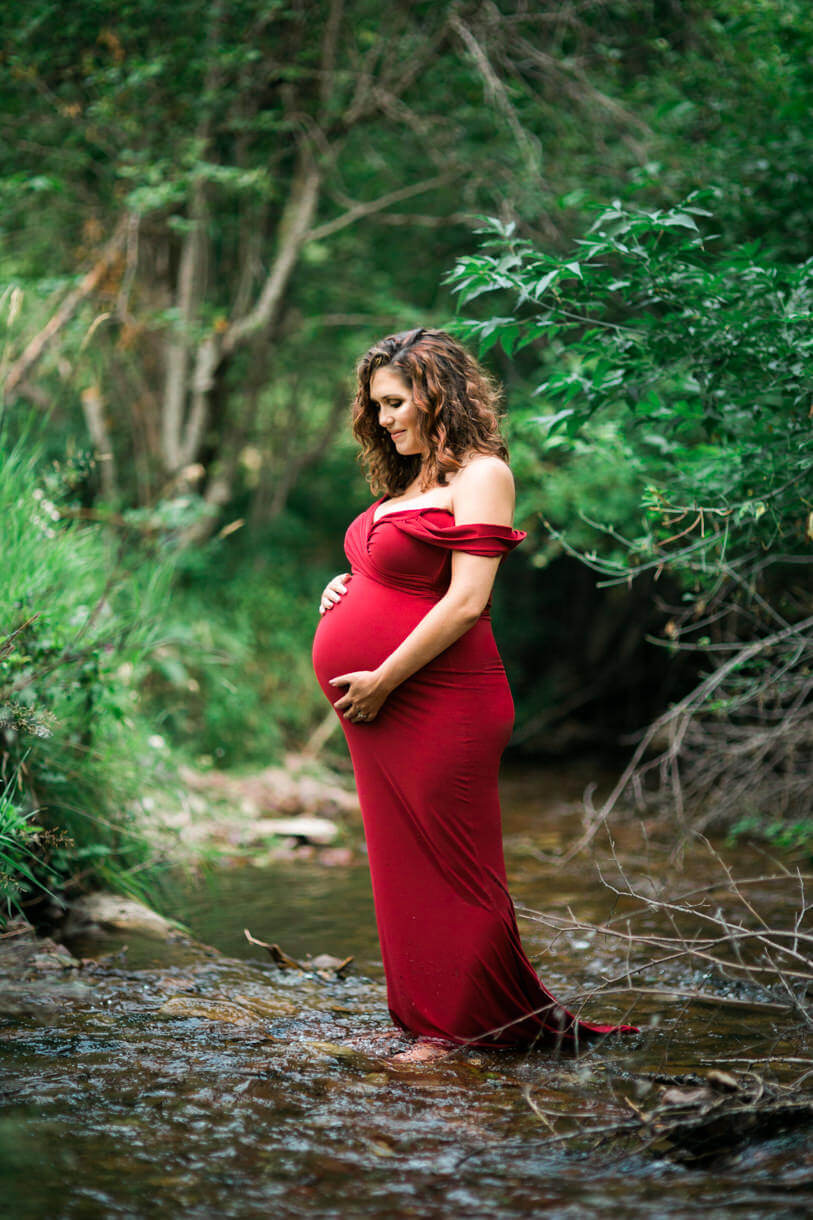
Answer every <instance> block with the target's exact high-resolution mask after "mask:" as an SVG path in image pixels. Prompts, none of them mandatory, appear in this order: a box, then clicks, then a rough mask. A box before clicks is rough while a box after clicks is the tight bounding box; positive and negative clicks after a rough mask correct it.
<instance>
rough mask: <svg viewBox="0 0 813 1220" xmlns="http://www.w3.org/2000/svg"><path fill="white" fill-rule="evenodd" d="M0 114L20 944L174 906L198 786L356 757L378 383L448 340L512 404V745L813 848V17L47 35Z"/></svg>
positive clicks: (790, 5)
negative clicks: (104, 898) (402, 354)
mask: <svg viewBox="0 0 813 1220" xmlns="http://www.w3.org/2000/svg"><path fill="white" fill-rule="evenodd" d="M0 89H2V95H3V104H2V110H1V111H0V125H1V126H2V140H0V197H1V198H2V209H0V276H1V277H2V284H0V325H1V326H2V337H0V383H2V395H3V397H2V407H1V408H0V409H2V423H0V460H1V461H2V471H0V531H2V558H3V570H4V577H5V578H4V580H3V582H2V586H0V760H1V761H2V770H1V771H0V785H2V786H0V896H2V899H3V904H4V913H7V910H5V908H7V909H8V910H10V909H11V907H12V906H13V904H14V903H16V902H19V901H20V900H30V898H31V895H32V893H36V891H38V890H41V889H43V888H44V889H46V890H50V891H51V892H57V891H59V890H62V891H64V892H70V891H71V890H72V889H75V888H77V887H82V886H84V885H88V884H94V883H95V882H97V881H98V880H100V879H102V880H105V881H106V882H107V883H109V884H112V885H114V886H116V887H118V888H122V889H128V890H131V891H134V892H148V891H149V885H150V867H149V861H150V851H149V848H148V846H147V844H146V842H145V841H144V838H143V836H142V832H141V829H140V821H141V819H142V818H143V812H144V805H143V802H144V799H145V795H146V794H148V793H149V792H151V791H153V790H155V789H160V788H164V789H166V788H168V787H171V785H172V784H173V783H174V782H176V781H175V779H174V776H175V774H176V768H177V764H178V762H179V760H185V761H186V762H187V763H189V764H191V765H194V766H195V767H198V768H202V769H205V768H209V767H218V768H257V767H261V766H265V765H267V764H268V763H269V762H271V761H273V760H278V759H280V758H281V757H282V756H283V755H284V753H285V752H286V751H288V750H294V751H301V750H302V749H303V748H305V747H306V746H307V744H308V743H309V742H311V743H312V742H313V741H314V735H316V739H317V740H319V741H320V742H321V741H323V740H324V738H325V736H326V734H325V733H324V732H320V730H321V729H323V727H324V723H325V706H324V701H323V699H322V696H321V693H320V692H319V691H318V688H317V686H316V684H315V682H314V680H313V677H312V673H311V666H310V641H311V637H312V634H313V630H314V628H315V625H316V622H317V621H318V614H317V606H318V598H319V593H320V591H321V589H322V588H323V586H324V584H325V583H326V581H327V580H328V579H329V578H330V577H331V576H332V575H334V574H335V573H336V572H337V571H341V570H342V569H343V567H344V566H345V561H344V556H343V553H342V537H343V533H344V529H345V526H346V524H347V523H348V522H349V520H350V519H351V518H352V517H353V516H354V515H355V514H356V513H357V512H358V511H360V510H361V509H362V508H364V507H365V506H366V504H367V503H369V500H370V498H371V492H370V489H369V488H368V487H367V486H366V484H365V481H364V478H363V473H362V471H361V470H360V468H359V466H358V464H357V462H356V454H355V447H354V444H353V442H352V439H351V437H350V433H349V426H348V421H349V402H350V400H351V398H352V394H353V368H354V363H355V361H356V359H357V358H358V357H359V356H360V355H361V353H362V352H363V351H364V350H365V349H366V348H367V347H368V346H369V345H370V344H371V343H372V342H373V341H375V340H376V339H377V338H378V337H380V336H381V335H383V334H386V333H390V332H392V331H397V330H401V329H405V328H407V327H410V326H414V325H431V326H442V327H445V328H448V329H451V330H453V331H455V333H457V334H458V335H459V336H460V337H462V338H464V339H465V340H466V341H467V342H469V344H470V346H471V347H472V349H473V350H475V351H477V352H479V353H481V354H482V358H483V360H484V361H485V363H486V364H487V365H488V366H489V368H490V369H491V370H492V371H493V372H494V373H495V374H496V376H497V377H498V378H499V379H500V381H501V382H502V384H503V385H504V387H505V400H504V409H505V433H506V436H507V439H508V444H509V448H510V451H511V457H512V464H513V466H514V470H515V473H516V477H517V485H518V506H517V517H516V524H517V525H518V526H519V527H521V528H522V529H525V530H527V531H528V533H529V538H528V541H527V543H526V544H525V545H524V546H523V547H522V548H520V549H519V550H518V551H517V552H516V553H515V554H514V555H512V556H511V558H510V560H509V561H508V562H507V563H506V564H505V565H504V569H503V574H502V577H501V581H500V582H498V587H497V589H496V592H495V611H494V618H495V629H496V632H497V635H498V638H499V642H500V647H501V651H502V653H503V657H504V659H505V662H506V667H507V669H508V671H509V676H510V679H511V684H512V688H513V691H514V695H515V701H516V706H517V725H516V734H515V739H514V744H513V746H512V750H513V751H514V752H516V753H517V754H521V755H523V756H524V757H525V758H527V759H539V758H549V757H551V756H552V755H554V756H565V757H569V756H572V755H573V753H579V754H584V753H585V752H587V753H590V754H592V755H599V754H600V755H601V756H602V757H603V758H605V759H611V760H612V761H613V763H614V764H617V766H618V768H619V770H622V769H623V767H624V766H625V765H626V763H627V761H628V759H629V756H630V755H633V752H634V755H633V757H632V761H631V765H630V766H627V769H626V771H624V774H623V775H622V781H623V782H622V783H621V784H620V785H619V788H618V792H617V795H618V796H630V795H634V796H635V797H636V799H637V802H638V805H639V807H640V806H642V805H644V806H645V805H648V804H654V805H655V806H656V807H657V808H658V809H659V810H660V811H661V812H662V813H663V814H664V816H665V817H668V818H671V819H673V820H674V822H675V825H676V826H679V827H681V828H683V829H685V827H686V826H692V827H695V828H697V827H700V828H703V829H705V828H707V827H714V828H720V827H725V828H727V829H728V830H729V831H733V832H735V833H744V832H746V831H747V832H748V833H758V834H760V835H762V836H764V837H768V838H772V839H773V840H774V841H776V842H777V843H778V844H779V845H781V844H783V843H789V842H798V841H800V840H801V841H807V842H809V841H810V839H811V820H810V807H809V797H808V795H807V792H808V783H809V779H808V777H809V765H810V756H811V738H812V737H813V733H812V732H811V719H810V690H811V681H812V680H813V679H811V585H810V566H809V561H810V543H811V540H812V539H813V503H812V502H811V499H812V498H813V493H812V491H811V479H810V471H811V442H810V417H811V399H810V385H811V372H812V371H813V370H811V363H813V361H812V359H811V328H810V316H811V294H812V289H811V267H812V266H813V262H812V261H811V256H813V250H811V235H810V217H811V214H813V174H811V169H812V168H813V149H812V146H811V139H810V114H811V106H812V105H813V13H811V9H810V6H809V4H807V3H805V2H804V0H775V2H774V3H772V4H765V3H763V2H762V0H716V2H714V3H700V2H698V0H692V2H689V3H683V2H681V3H677V2H672V0H663V2H661V3H646V2H644V0H616V2H611V0H610V2H603V0H571V2H567V0H563V2H561V3H539V4H527V3H523V2H520V0H513V2H512V0H505V2H503V0H499V2H492V0H488V2H485V3H483V2H480V0H474V2H472V3H466V2H463V0H461V2H453V3H445V2H441V3H432V4H429V3H426V4H424V3H417V4H411V5H408V6H381V5H375V4H368V3H365V2H364V0H352V2H351V3H341V2H340V0H330V2H325V3H320V2H307V3H306V2H301V3H289V2H286V0H242V2H238V0H234V2H227V0H220V2H218V0H214V2H211V3H208V4H202V3H200V2H199V0H181V2H180V3H177V4H175V5H170V6H168V5H166V4H158V3H154V2H151V0H133V2H132V3H126V4H122V3H118V4H111V3H99V2H97V0H94V3H92V4H91V3H89V2H87V0H84V2H83V0H80V2H78V3H73V4H70V5H55V4H53V3H51V2H46V0H27V2H26V3H25V4H22V3H14V2H12V3H9V4H7V5H5V6H4V9H3V12H2V15H0ZM331 715H332V713H331ZM322 757H324V758H326V759H327V760H328V761H329V762H330V761H332V763H333V764H334V765H335V766H338V767H341V766H342V765H345V766H346V759H345V758H344V756H343V746H342V743H341V741H340V735H338V734H333V736H332V737H328V738H327V740H324V744H323V745H322Z"/></svg>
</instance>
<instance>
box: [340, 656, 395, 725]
mask: <svg viewBox="0 0 813 1220" xmlns="http://www.w3.org/2000/svg"><path fill="white" fill-rule="evenodd" d="M330 685H331V686H346V687H347V690H346V691H345V692H344V694H343V695H342V697H341V698H340V699H337V700H336V702H335V703H334V704H333V706H334V707H335V708H336V711H337V712H341V713H342V714H343V716H344V717H345V719H346V720H352V721H353V723H354V724H357V723H360V724H366V723H369V721H371V720H375V718H376V716H377V715H378V713H379V712H380V711H381V708H382V706H383V704H384V702H385V701H386V698H387V695H388V694H389V693H390V692H389V691H388V690H387V689H386V687H385V686H384V685H383V683H382V681H381V678H380V676H379V674H378V672H377V671H376V670H373V669H357V670H355V671H354V672H353V673H350V674H339V676H338V677H337V678H331V679H330Z"/></svg>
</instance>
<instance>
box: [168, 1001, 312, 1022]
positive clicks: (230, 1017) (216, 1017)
mask: <svg viewBox="0 0 813 1220" xmlns="http://www.w3.org/2000/svg"><path fill="white" fill-rule="evenodd" d="M296 1009H297V1005H296V1003H295V1002H294V1001H293V1000H290V999H288V998H287V997H284V996H263V997H262V998H260V997H258V996H234V997H233V998H232V999H228V1000H227V999H220V998H217V997H214V998H206V997H204V996H196V995H173V996H170V997H169V999H168V1000H165V1001H164V1003H163V1004H162V1005H161V1007H160V1008H159V1009H158V1012H157V1015H158V1016H161V1017H176V1018H180V1019H186V1018H189V1017H198V1018H202V1019H203V1020H205V1021H224V1022H227V1023H228V1024H231V1025H250V1024H254V1023H256V1022H258V1021H267V1020H268V1018H269V1017H271V1018H275V1017H290V1016H292V1015H293V1014H294V1013H295V1012H296Z"/></svg>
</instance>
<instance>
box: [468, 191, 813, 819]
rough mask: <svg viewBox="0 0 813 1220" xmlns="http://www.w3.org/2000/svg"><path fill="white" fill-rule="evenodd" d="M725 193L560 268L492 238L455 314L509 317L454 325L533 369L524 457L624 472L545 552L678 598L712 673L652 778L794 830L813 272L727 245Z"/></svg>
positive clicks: (804, 796)
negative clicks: (578, 525)
mask: <svg viewBox="0 0 813 1220" xmlns="http://www.w3.org/2000/svg"><path fill="white" fill-rule="evenodd" d="M716 193H717V192H716V191H715V190H714V189H708V190H705V191H703V192H693V193H692V194H690V195H689V197H688V198H687V199H685V200H684V201H683V202H682V203H681V204H679V205H678V206H675V207H671V208H666V209H662V210H661V209H657V210H643V209H641V208H636V207H633V206H624V205H622V204H621V203H620V202H616V203H614V204H613V205H612V206H611V207H604V208H600V209H597V210H598V215H597V217H596V219H595V221H594V222H593V224H592V225H591V226H590V228H589V230H588V232H587V234H586V235H585V237H584V238H582V239H581V240H579V241H577V242H576V247H575V249H574V250H573V251H572V252H569V253H566V254H563V255H557V254H552V253H548V252H547V251H540V250H538V249H537V248H535V246H534V245H533V244H532V243H531V242H529V241H527V240H524V239H523V238H521V237H520V236H519V235H518V234H517V232H516V229H515V227H514V226H513V225H506V224H504V223H502V222H501V221H498V220H493V219H491V220H488V221H487V223H486V225H485V226H484V228H483V229H481V230H480V232H481V234H482V244H481V249H480V251H479V252H478V253H476V254H474V255H472V256H469V257H465V258H462V259H460V260H458V262H457V264H456V266H455V267H454V269H453V270H452V271H451V273H450V274H449V276H448V282H449V283H450V284H451V285H452V286H453V288H454V289H455V291H456V292H457V294H458V297H459V302H460V305H461V306H463V305H465V304H468V303H470V302H471V301H473V300H475V299H477V298H482V297H485V296H486V295H492V294H493V295H494V296H495V297H496V299H497V302H498V304H497V309H499V313H496V312H495V313H493V314H492V315H491V316H489V317H486V318H484V319H483V318H479V319H478V318H465V319H460V320H459V322H458V324H457V329H458V330H459V332H460V333H461V334H462V335H463V336H464V337H466V338H469V339H474V340H476V341H477V343H478V344H479V350H480V352H481V354H482V353H484V352H486V351H488V350H489V349H490V348H492V347H493V346H494V345H495V344H498V343H499V344H500V345H501V346H502V348H503V350H504V352H505V353H506V355H508V356H510V357H512V358H513V359H516V358H517V355H516V354H517V353H518V352H521V351H522V349H528V352H533V354H534V356H535V357H536V360H537V362H538V366H539V368H540V372H541V376H539V374H538V375H537V378H536V381H537V384H536V388H535V390H534V394H535V396H536V397H537V399H538V402H539V406H538V407H535V408H534V407H532V406H529V405H528V404H525V405H521V406H516V405H514V406H513V407H512V417H511V418H512V423H511V428H512V430H513V432H514V434H515V435H517V434H518V435H519V436H520V438H521V448H520V452H521V453H522V460H523V461H524V462H525V463H530V462H532V461H534V460H535V461H537V462H544V461H551V460H553V461H554V462H555V463H556V464H557V465H558V466H559V468H560V469H565V470H566V471H569V472H570V473H571V474H572V476H573V477H574V478H576V477H578V472H579V467H580V465H583V463H584V461H585V460H590V461H592V463H593V465H594V467H595V466H596V465H598V466H601V465H602V464H603V465H604V469H605V471H608V472H609V471H611V470H612V466H613V460H614V461H615V464H616V468H617V471H618V475H617V478H618V491H619V492H620V494H617V495H616V496H615V497H613V496H612V495H610V494H607V495H606V496H605V497H604V504H603V508H602V510H601V515H600V516H598V517H597V519H592V518H590V517H589V516H588V515H587V514H586V513H584V511H581V512H580V517H581V522H582V529H583V528H584V527H585V526H586V527H588V528H589V530H590V531H591V536H590V541H589V543H586V542H585V541H584V534H583V532H582V536H581V537H580V538H578V540H577V541H576V542H575V543H574V541H573V538H572V536H569V535H571V530H570V519H569V517H568V513H567V511H563V512H562V518H564V519H563V520H560V521H559V522H555V521H554V522H551V521H550V519H549V515H547V514H546V515H547V517H548V521H547V523H548V528H549V539H548V541H547V543H546V548H547V553H549V552H550V548H551V546H553V547H554V548H564V549H565V550H567V551H569V552H570V553H572V554H575V555H578V556H579V557H580V558H581V559H582V560H583V561H585V562H586V563H588V564H589V565H590V566H591V567H593V568H594V569H595V570H596V571H598V572H599V573H600V574H601V575H602V576H603V577H604V580H603V581H602V582H601V583H602V584H604V585H608V584H623V583H629V582H630V581H632V580H633V579H634V578H635V577H636V576H639V575H640V574H642V573H644V572H647V573H650V574H654V576H655V577H656V578H657V577H658V576H660V575H661V574H662V573H663V572H668V573H670V575H671V576H672V577H674V578H675V579H676V580H677V581H678V582H679V588H680V589H681V591H682V594H681V595H682V605H681V606H678V607H672V608H671V614H670V615H669V616H668V621H667V622H666V623H665V624H664V636H665V638H664V640H663V643H664V644H665V646H666V647H668V648H670V649H673V650H675V651H677V650H679V649H684V650H692V651H694V652H696V653H699V654H700V655H701V656H703V657H704V658H705V659H706V661H707V663H708V664H709V666H710V669H709V671H708V672H707V673H706V674H705V675H703V678H702V681H701V682H700V683H699V684H698V686H697V688H696V690H695V691H694V692H693V693H692V694H691V695H689V696H687V697H686V698H685V699H684V700H681V701H680V703H679V704H677V705H675V707H674V708H672V709H670V711H669V712H668V713H666V714H665V716H664V717H663V718H660V719H659V721H658V723H657V724H656V725H655V726H651V729H650V732H649V733H648V734H647V735H646V736H645V741H644V743H643V744H644V745H645V744H648V743H649V742H650V741H651V740H653V738H654V737H655V736H656V735H657V733H656V730H657V731H661V732H662V735H666V736H667V737H668V738H669V744H668V746H667V749H666V752H665V754H662V755H660V756H659V757H658V759H657V760H655V761H656V765H657V768H658V769H659V774H660V775H661V777H663V776H664V775H666V776H667V777H668V780H669V789H670V792H671V796H672V798H673V799H674V801H675V803H676V807H677V808H678V810H679V811H680V812H681V815H682V816H684V814H685V810H686V808H687V807H688V808H690V809H691V811H692V813H691V816H692V819H693V825H695V826H696V825H698V824H701V825H703V826H705V825H707V824H709V823H712V822H714V821H715V820H727V821H729V822H731V821H732V820H736V819H737V818H738V817H739V815H740V812H741V810H742V808H743V807H744V805H745V804H746V803H747V804H748V806H749V808H751V807H754V806H755V807H756V808H757V809H758V811H759V812H760V816H762V817H763V819H764V820H767V819H771V820H772V821H775V820H776V819H777V818H780V819H781V820H789V819H792V818H793V817H795V816H796V815H797V813H798V812H799V811H803V810H804V809H805V807H806V805H807V803H808V801H809V778H808V777H809V767H810V762H811V761H813V759H812V758H811V756H812V755H813V718H811V712H810V702H811V701H810V692H811V685H810V672H811V663H812V662H813V615H811V610H812V609H813V606H811V593H810V584H809V580H808V579H806V578H807V576H808V575H809V564H810V562H811V556H810V542H811V539H813V500H812V499H811V494H810V488H811V471H812V470H813V435H812V434H811V428H810V386H811V384H813V327H812V326H811V321H812V320H813V260H807V261H805V262H802V263H798V264H794V263H790V262H785V263H783V262H781V261H778V260H777V259H776V258H775V257H774V256H773V255H772V254H771V253H769V252H767V251H766V250H765V249H764V248H763V247H762V246H761V245H760V243H758V242H750V243H747V244H745V245H742V246H738V247H735V248H719V246H718V244H717V243H716V239H715V237H714V235H713V233H712V234H708V235H704V233H703V232H702V231H701V225H704V226H706V228H708V227H709V222H710V221H711V219H712V217H711V214H710V212H709V211H708V209H707V207H706V206H705V205H706V204H707V203H708V202H709V200H711V199H713V198H714V197H715V195H716ZM525 356H527V352H526V353H525V355H524V356H523V357H522V358H523V359H524V358H525ZM636 483H637V485H638V488H639V495H638V502H637V505H635V504H634V503H633V502H632V501H631V499H630V494H629V493H630V491H631V490H632V489H633V488H634V487H635V485H636ZM540 494H542V495H544V494H545V492H544V489H543V491H542V492H541V493H540ZM526 507H527V506H526ZM565 509H566V506H565ZM571 515H572V514H571ZM543 557H546V552H544V551H543ZM638 757H639V758H640V757H641V755H638ZM650 770H652V768H650ZM637 776H638V779H639V780H640V779H641V774H640V773H637Z"/></svg>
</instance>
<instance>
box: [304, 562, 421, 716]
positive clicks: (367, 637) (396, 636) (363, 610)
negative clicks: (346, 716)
mask: <svg viewBox="0 0 813 1220" xmlns="http://www.w3.org/2000/svg"><path fill="white" fill-rule="evenodd" d="M435 600H436V599H435V597H434V596H432V595H431V594H427V595H426V596H423V595H419V594H414V593H405V592H404V591H403V590H401V589H393V588H391V587H390V586H388V585H382V584H379V582H378V581H376V580H370V578H369V577H367V576H363V575H361V574H360V573H355V574H354V575H353V576H352V577H351V579H350V580H349V581H348V582H347V592H346V593H345V594H344V595H343V596H342V599H341V601H340V602H338V604H337V605H335V606H334V607H333V609H332V610H327V611H325V613H324V614H323V615H322V616H321V618H320V620H319V625H318V626H317V628H316V635H315V636H314V639H313V668H314V671H315V673H316V677H317V678H318V680H319V685H320V686H321V687H322V690H323V691H324V692H325V694H326V695H328V696H329V697H330V698H331V701H332V700H333V699H337V698H338V697H339V696H338V694H336V693H335V690H334V688H333V687H332V686H328V682H329V680H330V679H331V678H336V677H338V676H339V674H344V673H350V672H352V671H353V670H356V669H375V668H376V666H377V665H380V664H381V662H382V661H384V660H385V659H386V658H387V657H388V656H389V655H390V653H391V652H392V651H393V650H394V649H396V648H397V647H398V645H399V644H400V643H401V642H402V641H403V640H405V639H406V637H407V636H408V635H409V633H410V631H412V630H413V628H414V627H416V626H417V625H418V623H419V622H420V621H421V619H422V618H423V617H424V615H425V614H426V613H427V611H429V610H431V609H432V606H433V605H434V604H435Z"/></svg>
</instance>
